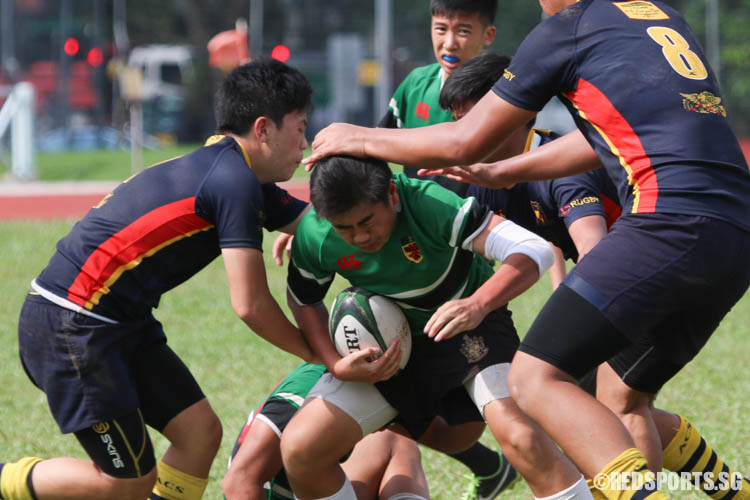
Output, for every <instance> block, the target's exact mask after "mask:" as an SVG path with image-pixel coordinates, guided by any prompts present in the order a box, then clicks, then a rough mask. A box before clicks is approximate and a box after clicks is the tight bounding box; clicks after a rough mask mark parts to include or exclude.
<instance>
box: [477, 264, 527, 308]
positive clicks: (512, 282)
mask: <svg viewBox="0 0 750 500" xmlns="http://www.w3.org/2000/svg"><path fill="white" fill-rule="evenodd" d="M538 279H539V268H538V266H537V264H536V262H534V261H533V260H532V259H530V258H529V257H527V256H526V255H523V254H512V255H509V256H508V257H507V258H506V259H505V261H504V262H503V263H502V264H501V265H500V267H498V269H497V270H496V271H495V273H494V274H493V275H492V276H491V277H490V279H488V280H487V281H485V282H484V284H483V285H482V286H480V287H479V288H477V290H476V291H475V292H474V293H473V294H472V298H473V299H475V300H476V301H477V303H478V304H479V305H480V306H481V307H482V309H483V310H485V311H486V312H488V313H489V312H490V311H492V310H494V309H497V308H499V307H502V306H504V305H505V304H507V303H508V302H510V301H511V300H513V299H514V298H516V297H518V296H519V295H521V294H522V293H523V292H525V291H526V290H528V289H529V288H530V287H531V286H532V285H533V284H534V283H536V282H537V280H538Z"/></svg>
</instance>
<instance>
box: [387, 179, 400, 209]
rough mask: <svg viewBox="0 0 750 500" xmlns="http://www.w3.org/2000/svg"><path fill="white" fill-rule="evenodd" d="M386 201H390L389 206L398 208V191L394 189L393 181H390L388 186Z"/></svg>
mask: <svg viewBox="0 0 750 500" xmlns="http://www.w3.org/2000/svg"><path fill="white" fill-rule="evenodd" d="M388 199H390V200H391V206H394V207H397V206H398V204H399V201H400V200H399V197H398V189H396V184H395V183H394V182H393V179H391V183H390V185H389V186H388Z"/></svg>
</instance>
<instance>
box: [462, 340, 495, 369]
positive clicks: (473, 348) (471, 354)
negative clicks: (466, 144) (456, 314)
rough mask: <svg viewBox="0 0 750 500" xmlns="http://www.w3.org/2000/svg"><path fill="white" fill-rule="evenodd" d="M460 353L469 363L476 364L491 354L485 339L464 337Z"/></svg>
mask: <svg viewBox="0 0 750 500" xmlns="http://www.w3.org/2000/svg"><path fill="white" fill-rule="evenodd" d="M460 351H461V354H463V355H464V357H465V358H466V362H467V363H476V362H477V361H479V360H480V359H482V358H483V357H485V356H486V355H487V353H488V352H490V349H489V348H488V347H487V346H486V345H484V338H483V337H480V336H476V337H472V336H470V335H464V338H463V340H461V349H460Z"/></svg>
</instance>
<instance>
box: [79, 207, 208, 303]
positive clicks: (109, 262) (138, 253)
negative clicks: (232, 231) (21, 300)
mask: <svg viewBox="0 0 750 500" xmlns="http://www.w3.org/2000/svg"><path fill="white" fill-rule="evenodd" d="M211 227H213V224H211V223H210V222H208V221H207V220H205V219H202V218H201V217H199V216H198V215H196V214H195V197H191V198H185V199H184V200H180V201H175V202H173V203H169V204H167V205H163V206H161V207H159V208H156V209H154V210H152V211H150V212H148V213H147V214H145V215H143V216H141V217H139V218H138V219H136V220H135V221H133V222H131V223H130V224H129V225H127V226H126V227H124V228H123V229H122V230H120V231H119V232H117V233H115V234H113V235H112V236H110V238H109V239H107V240H106V241H104V242H103V243H102V244H100V245H99V246H98V247H97V249H96V250H94V252H92V254H91V255H90V256H89V258H88V259H87V260H86V263H85V264H84V265H83V267H82V268H81V272H80V273H79V274H78V276H77V277H76V279H75V280H74V281H73V284H72V285H71V286H70V288H68V300H70V301H72V302H74V303H76V304H78V305H80V306H84V307H86V308H87V309H91V308H93V306H94V305H95V304H97V303H98V302H99V298H100V297H101V295H103V294H106V293H109V287H110V286H111V285H112V284H113V283H114V282H115V281H117V279H118V278H119V277H120V276H121V275H122V273H123V272H125V271H127V270H128V269H132V268H134V267H136V266H137V265H138V264H140V263H141V261H142V260H143V259H144V258H146V257H150V256H151V255H153V254H155V253H156V252H158V251H159V250H161V249H162V248H164V247H165V246H168V245H170V244H171V243H174V242H175V241H178V240H181V239H182V238H185V237H186V236H190V235H192V234H195V233H196V232H198V231H203V230H206V229H209V228H211Z"/></svg>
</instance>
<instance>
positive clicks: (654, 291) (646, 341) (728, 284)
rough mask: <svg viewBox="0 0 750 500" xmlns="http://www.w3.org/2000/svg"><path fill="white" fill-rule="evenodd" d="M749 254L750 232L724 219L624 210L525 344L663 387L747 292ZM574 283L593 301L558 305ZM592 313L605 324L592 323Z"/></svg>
mask: <svg viewBox="0 0 750 500" xmlns="http://www.w3.org/2000/svg"><path fill="white" fill-rule="evenodd" d="M749 256H750V233H748V232H746V231H744V230H742V229H740V228H738V227H736V226H733V225H731V224H729V223H726V222H723V221H720V220H717V219H711V218H708V217H703V216H692V215H675V214H638V215H626V216H623V217H621V218H620V219H619V220H618V221H617V223H615V225H614V226H613V229H612V231H611V232H610V233H609V234H608V235H607V236H605V237H604V238H603V239H602V240H601V241H600V242H599V244H598V245H597V246H596V247H594V248H593V249H592V250H591V251H590V252H589V253H588V254H586V256H584V258H583V259H581V261H580V262H579V263H578V264H577V265H576V266H575V267H574V268H573V269H572V271H571V272H570V274H569V275H568V276H567V277H566V278H565V280H564V281H563V285H564V286H563V287H562V288H563V289H562V290H559V293H558V291H556V292H555V293H554V294H553V295H552V297H550V299H549V301H548V303H547V304H546V305H545V307H544V309H542V311H541V312H540V314H539V316H538V317H537V319H536V320H535V322H534V324H533V325H532V326H531V329H530V330H529V333H528V334H527V335H526V337H525V338H524V340H523V342H522V344H521V346H520V350H521V351H524V352H527V353H529V354H531V355H533V356H536V357H538V358H540V359H543V360H545V361H547V362H549V363H551V364H553V365H555V366H556V367H558V368H560V369H561V370H563V371H565V372H567V373H569V374H570V375H572V376H574V377H576V378H580V377H581V376H582V375H583V374H585V373H586V372H587V371H589V370H590V369H592V368H594V366H596V365H598V364H599V363H600V362H603V361H609V363H610V365H611V366H612V367H613V368H614V369H615V371H616V372H617V373H618V374H619V375H620V376H621V377H622V378H623V380H624V381H625V383H627V384H628V385H629V386H630V387H632V388H634V389H636V390H639V391H643V392H649V393H655V392H657V391H658V390H659V388H661V386H662V385H664V383H665V382H666V381H667V380H669V379H670V378H671V377H673V376H674V375H675V374H676V373H677V372H678V371H679V370H680V369H681V368H682V367H683V366H685V364H687V363H688V362H689V361H690V360H692V359H693V358H694V357H695V356H696V354H698V352H699V351H700V349H701V348H702V347H703V345H705V343H706V342H707V341H708V339H709V338H710V336H711V334H712V333H713V332H714V330H715V329H716V328H717V327H718V326H719V323H720V322H721V320H722V318H723V317H724V316H725V315H726V314H727V313H728V312H729V310H730V309H731V308H732V306H733V305H734V304H735V303H736V302H737V301H738V300H739V299H740V298H741V297H742V296H743V295H744V293H745V292H746V290H747V289H748V286H749V285H750V266H748V265H747V260H748V257H749ZM570 290H572V291H573V292H575V293H576V294H577V295H578V296H580V297H582V298H583V299H585V301H586V302H587V303H588V304H590V305H591V306H593V307H589V309H588V310H585V308H581V309H580V310H570V309H568V310H565V309H564V308H556V307H554V305H555V301H556V300H560V299H561V297H564V296H565V294H566V293H569V291H570ZM587 311H589V312H587ZM587 314H589V315H590V320H591V321H590V323H591V324H592V325H599V326H597V327H592V328H588V329H587V328H586V327H585V325H586V321H585V320H586V318H585V317H583V318H582V317H580V316H581V315H583V316H585V315H587ZM597 315H599V316H602V317H603V318H604V322H606V323H608V324H609V327H610V331H607V330H606V328H603V327H602V326H601V324H602V319H601V318H600V317H599V316H597ZM574 324H575V325H576V328H575V329H574V328H573V326H572V325H574ZM553 325H554V328H551V326H553ZM581 325H584V326H583V327H582V326H581ZM592 351H594V352H592ZM582 360H586V361H582Z"/></svg>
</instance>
